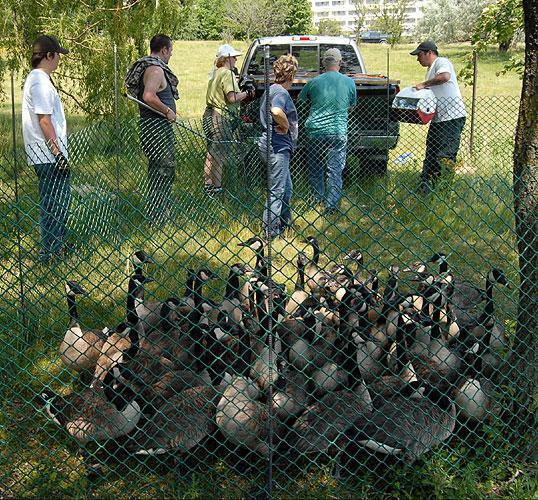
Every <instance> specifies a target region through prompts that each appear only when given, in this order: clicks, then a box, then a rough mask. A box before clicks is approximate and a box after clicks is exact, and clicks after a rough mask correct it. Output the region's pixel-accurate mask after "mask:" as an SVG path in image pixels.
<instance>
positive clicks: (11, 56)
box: [0, 0, 183, 116]
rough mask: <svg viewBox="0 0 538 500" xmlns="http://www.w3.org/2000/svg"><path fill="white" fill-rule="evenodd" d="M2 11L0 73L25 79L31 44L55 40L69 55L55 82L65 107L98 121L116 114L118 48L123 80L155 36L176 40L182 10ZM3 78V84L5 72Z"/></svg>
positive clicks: (67, 6) (21, 3)
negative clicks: (37, 40)
mask: <svg viewBox="0 0 538 500" xmlns="http://www.w3.org/2000/svg"><path fill="white" fill-rule="evenodd" d="M1 10H2V11H3V12H2V14H3V21H2V24H0V51H1V52H2V53H3V54H4V55H5V59H4V64H3V65H2V66H0V72H2V70H3V71H4V72H5V69H6V68H7V67H10V68H14V69H15V70H19V71H21V72H22V73H23V74H25V73H26V72H27V71H28V70H29V69H30V67H29V59H30V49H31V44H32V41H33V40H34V39H35V38H36V37H37V36H38V35H39V34H41V33H47V34H54V35H57V36H58V38H59V39H60V41H61V42H62V43H63V44H65V45H66V46H67V47H68V48H69V49H70V50H71V53H70V54H69V56H67V57H64V58H63V60H62V63H61V66H60V68H59V69H58V71H57V72H56V73H55V77H54V81H55V83H56V85H57V87H58V88H59V90H60V91H61V92H63V93H64V95H67V96H69V98H67V99H64V102H65V103H66V104H67V106H71V107H76V108H77V109H79V110H83V111H85V112H86V113H87V114H89V115H93V116H99V115H107V114H111V113H112V112H113V106H114V100H113V99H111V96H113V95H114V44H116V46H117V48H118V65H119V71H120V75H123V74H125V72H126V70H127V68H128V66H129V65H130V64H131V62H132V61H133V60H135V59H136V58H138V57H139V56H141V55H143V54H146V53H148V50H149V47H148V44H147V41H148V39H149V38H151V36H153V35H154V34H156V33H167V34H170V35H171V36H172V37H174V38H177V37H178V34H179V31H180V28H181V25H180V22H181V19H182V11H183V5H182V4H181V2H178V1H177V0H157V1H156V0H123V1H122V0H93V2H91V3H86V1H85V0H81V1H79V2H72V1H70V0H55V1H50V2H35V1H34V0H4V2H3V5H2V7H1ZM8 19H9V23H8V22H7V20H8ZM0 77H2V78H1V79H0V81H4V78H3V73H0ZM120 78H121V76H120ZM120 83H121V82H120Z"/></svg>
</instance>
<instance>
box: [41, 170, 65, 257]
mask: <svg viewBox="0 0 538 500" xmlns="http://www.w3.org/2000/svg"><path fill="white" fill-rule="evenodd" d="M34 168H35V171H36V174H37V178H38V179H39V209H40V214H39V228H40V232H41V249H40V250H39V254H40V255H43V256H48V255H52V254H58V253H59V252H60V250H61V249H62V245H63V244H64V242H65V240H66V237H67V228H66V224H67V216H68V214H69V207H70V205H71V185H70V180H69V179H70V177H69V174H65V173H63V172H61V171H59V170H58V169H57V168H56V166H55V165H54V164H53V163H41V164H39V165H34Z"/></svg>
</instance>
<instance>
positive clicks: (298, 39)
mask: <svg viewBox="0 0 538 500" xmlns="http://www.w3.org/2000/svg"><path fill="white" fill-rule="evenodd" d="M317 38H318V37H317V36H292V37H291V39H292V40H293V41H294V42H305V41H306V42H308V41H309V40H317Z"/></svg>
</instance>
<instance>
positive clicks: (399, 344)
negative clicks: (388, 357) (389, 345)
mask: <svg viewBox="0 0 538 500" xmlns="http://www.w3.org/2000/svg"><path fill="white" fill-rule="evenodd" d="M397 326H398V328H397V330H396V373H398V374H400V373H402V371H403V370H404V368H405V366H406V365H407V363H408V362H409V354H408V352H407V341H406V334H407V330H406V327H405V324H404V322H403V318H402V317H401V315H400V317H399V318H398V325H397Z"/></svg>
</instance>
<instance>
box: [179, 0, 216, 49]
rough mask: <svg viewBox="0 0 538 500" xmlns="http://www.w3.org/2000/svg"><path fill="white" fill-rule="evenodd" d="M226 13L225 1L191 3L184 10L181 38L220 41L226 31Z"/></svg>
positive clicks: (209, 0)
mask: <svg viewBox="0 0 538 500" xmlns="http://www.w3.org/2000/svg"><path fill="white" fill-rule="evenodd" d="M224 13H225V9H224V0H193V1H191V2H190V4H188V5H187V7H186V8H185V9H184V16H183V17H184V23H183V25H184V29H183V30H182V32H181V34H180V36H181V38H183V39H187V40H219V39H220V38H221V37H222V32H223V31H224V29H225V21H224Z"/></svg>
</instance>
